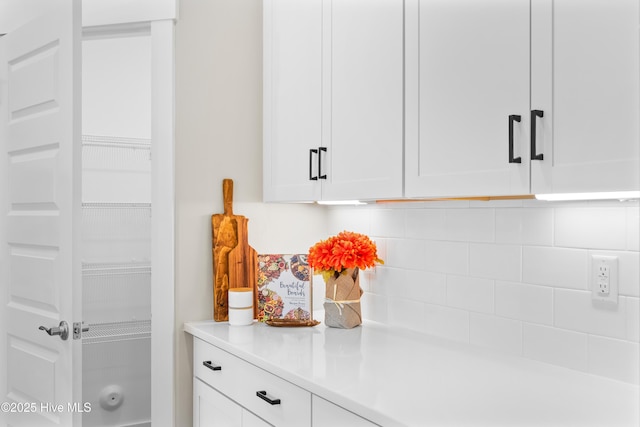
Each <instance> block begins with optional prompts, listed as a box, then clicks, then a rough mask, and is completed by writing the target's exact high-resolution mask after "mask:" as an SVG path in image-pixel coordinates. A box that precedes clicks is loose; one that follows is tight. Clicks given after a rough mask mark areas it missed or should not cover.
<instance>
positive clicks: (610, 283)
mask: <svg viewBox="0 0 640 427" xmlns="http://www.w3.org/2000/svg"><path fill="white" fill-rule="evenodd" d="M589 283H590V284H591V299H592V300H594V301H603V302H606V303H607V304H618V257H615V256H605V255H592V256H591V274H590V278H589Z"/></svg>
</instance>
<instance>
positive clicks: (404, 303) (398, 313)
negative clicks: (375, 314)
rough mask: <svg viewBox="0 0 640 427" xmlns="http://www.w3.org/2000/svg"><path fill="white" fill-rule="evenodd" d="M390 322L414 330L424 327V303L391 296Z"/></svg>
mask: <svg viewBox="0 0 640 427" xmlns="http://www.w3.org/2000/svg"><path fill="white" fill-rule="evenodd" d="M388 310H389V311H388V313H389V314H388V316H389V324H391V325H393V326H398V327H401V328H405V329H410V330H412V331H421V330H422V328H423V327H424V303H421V302H419V301H413V300H410V299H407V298H397V297H390V298H389V308H388Z"/></svg>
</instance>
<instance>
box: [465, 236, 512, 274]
mask: <svg viewBox="0 0 640 427" xmlns="http://www.w3.org/2000/svg"><path fill="white" fill-rule="evenodd" d="M521 264H522V250H521V247H520V246H518V245H493V244H480V243H471V244H469V274H470V275H471V276H474V277H483V278H487V279H496V280H513V281H516V280H520V275H521Z"/></svg>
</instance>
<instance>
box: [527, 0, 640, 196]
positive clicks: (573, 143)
mask: <svg viewBox="0 0 640 427" xmlns="http://www.w3.org/2000/svg"><path fill="white" fill-rule="evenodd" d="M531 5H532V8H531V13H532V16H531V23H532V35H533V37H532V52H531V54H532V69H531V106H532V109H533V110H541V111H543V112H544V117H542V118H539V119H538V122H537V125H536V137H537V138H536V150H537V152H538V153H539V154H542V155H543V159H542V160H533V161H532V162H531V192H532V193H566V192H592V191H623V190H638V186H639V185H640V174H639V171H638V169H639V167H638V162H639V159H640V152H639V146H640V142H639V141H640V122H639V120H640V87H639V81H640V78H639V76H640V66H639V59H640V56H639V52H640V42H639V37H638V27H639V17H640V10H639V9H640V2H638V0H615V1H612V0H580V1H577V0H555V1H552V0H535V1H532V4H531Z"/></svg>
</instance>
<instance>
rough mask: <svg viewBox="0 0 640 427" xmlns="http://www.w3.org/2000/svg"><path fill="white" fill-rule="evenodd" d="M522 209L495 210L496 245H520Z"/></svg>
mask: <svg viewBox="0 0 640 427" xmlns="http://www.w3.org/2000/svg"><path fill="white" fill-rule="evenodd" d="M522 211H523V209H515V208H514V209H496V243H507V244H516V245H519V244H522Z"/></svg>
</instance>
